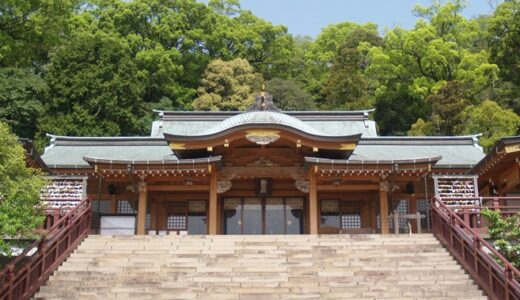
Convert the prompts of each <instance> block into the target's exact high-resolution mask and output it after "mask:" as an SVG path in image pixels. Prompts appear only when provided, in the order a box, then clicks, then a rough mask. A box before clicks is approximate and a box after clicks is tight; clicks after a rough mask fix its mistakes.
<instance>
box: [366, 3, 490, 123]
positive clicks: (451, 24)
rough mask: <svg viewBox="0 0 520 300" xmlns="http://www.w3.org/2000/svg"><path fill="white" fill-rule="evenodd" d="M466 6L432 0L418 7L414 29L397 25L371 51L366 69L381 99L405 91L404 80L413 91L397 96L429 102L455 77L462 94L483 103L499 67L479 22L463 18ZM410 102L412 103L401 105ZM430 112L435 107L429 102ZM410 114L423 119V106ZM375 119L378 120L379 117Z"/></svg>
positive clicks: (465, 97)
mask: <svg viewBox="0 0 520 300" xmlns="http://www.w3.org/2000/svg"><path fill="white" fill-rule="evenodd" d="M463 7H464V6H463V5H462V2H461V1H458V0H455V1H449V2H447V3H446V4H444V5H441V4H440V2H434V3H433V5H432V6H430V7H421V6H418V7H417V8H416V13H417V15H418V16H419V17H421V19H420V20H419V21H417V23H416V25H415V28H414V29H412V30H405V29H402V28H399V27H397V28H395V29H393V30H391V31H389V32H388V33H387V34H386V35H385V37H384V45H383V46H380V47H372V48H371V49H370V50H369V65H368V68H367V73H368V75H369V76H371V77H372V78H374V79H375V80H377V81H378V82H379V87H378V89H377V90H376V98H377V99H382V100H384V101H387V100H386V99H387V98H391V97H393V95H392V94H395V90H401V91H403V87H402V86H403V85H404V86H406V87H407V88H406V90H407V92H408V93H410V95H409V97H404V98H402V99H396V100H397V101H404V100H406V99H416V98H419V99H421V100H422V101H425V99H426V98H427V97H428V96H429V95H432V94H435V93H436V91H439V90H440V89H441V88H442V87H444V86H446V85H447V83H448V82H450V81H457V82H458V84H459V85H460V86H461V89H462V90H463V91H464V95H463V98H464V99H467V100H468V101H470V102H472V103H479V102H481V101H483V100H484V99H485V98H486V96H487V95H489V89H492V88H493V86H494V83H495V82H496V81H497V80H498V67H497V66H496V65H495V64H492V63H491V62H490V61H489V53H488V52H487V51H486V50H483V49H482V46H481V44H482V42H481V40H482V36H485V34H484V33H483V32H482V31H481V29H482V26H481V24H480V23H479V21H477V20H468V19H466V18H464V17H463V16H462V14H461V11H462V9H463ZM385 93H391V94H390V95H386V94H385ZM426 104H428V102H426ZM407 105H413V104H412V103H403V104H401V105H399V106H403V107H405V106H407ZM376 106H378V105H377V104H376ZM426 111H427V112H428V111H431V107H429V108H427V109H426ZM410 113H412V116H413V119H415V120H417V119H418V118H424V115H422V113H424V109H420V110H417V111H410ZM397 117H399V118H400V116H397ZM415 120H414V121H413V122H415ZM376 121H378V122H379V119H377V117H376ZM396 122H397V123H400V121H399V120H396ZM413 122H412V123H413ZM379 123H380V122H379ZM412 123H410V124H408V127H407V128H399V132H402V131H405V130H408V129H409V128H410V125H411V124H412ZM380 125H381V124H380ZM403 125H406V124H404V123H403ZM384 131H386V132H389V133H391V131H388V130H384ZM394 133H395V132H394Z"/></svg>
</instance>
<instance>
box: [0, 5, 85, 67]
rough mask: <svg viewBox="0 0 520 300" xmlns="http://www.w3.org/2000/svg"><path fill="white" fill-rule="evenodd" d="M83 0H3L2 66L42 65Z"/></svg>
mask: <svg viewBox="0 0 520 300" xmlns="http://www.w3.org/2000/svg"><path fill="white" fill-rule="evenodd" d="M79 2H80V1H76V0H4V1H0V67H18V68H25V67H33V68H37V69H38V68H40V67H41V66H42V65H43V64H45V63H46V62H47V60H48V53H49V51H50V49H51V48H52V47H54V46H57V45H59V44H60V41H61V38H62V37H63V35H64V33H66V32H67V30H68V24H69V23H68V22H69V18H70V17H71V16H72V15H73V13H74V11H75V9H76V8H77V6H78V3H79Z"/></svg>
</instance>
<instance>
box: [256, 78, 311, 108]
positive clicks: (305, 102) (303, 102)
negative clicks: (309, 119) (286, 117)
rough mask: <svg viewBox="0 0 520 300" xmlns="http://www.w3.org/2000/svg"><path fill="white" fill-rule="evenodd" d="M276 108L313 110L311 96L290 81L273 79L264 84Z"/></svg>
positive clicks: (294, 82)
mask: <svg viewBox="0 0 520 300" xmlns="http://www.w3.org/2000/svg"><path fill="white" fill-rule="evenodd" d="M266 86H267V91H268V92H269V93H270V94H271V95H273V101H274V103H275V104H276V106H277V107H278V108H280V109H282V110H313V109H315V108H316V106H315V104H314V101H313V100H312V96H311V95H310V94H309V93H307V92H306V91H305V90H304V89H302V87H301V86H300V85H298V83H297V82H296V81H294V80H291V79H281V78H274V79H271V80H269V81H268V82H267V83H266Z"/></svg>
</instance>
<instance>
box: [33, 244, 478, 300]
mask: <svg viewBox="0 0 520 300" xmlns="http://www.w3.org/2000/svg"><path fill="white" fill-rule="evenodd" d="M35 298H36V299H404V300H407V299H487V297H485V296H484V295H483V293H482V291H480V290H479V289H478V287H477V286H476V285H475V284H474V282H473V280H472V279H471V278H470V277H469V276H468V275H467V274H466V273H465V272H464V271H463V270H462V269H461V267H460V266H459V265H458V264H457V262H456V261H455V260H454V259H453V258H452V257H451V256H450V255H449V253H448V252H447V251H446V250H445V249H444V248H443V247H442V246H441V245H440V243H439V242H438V241H437V240H436V239H435V238H434V237H433V236H432V235H429V234H422V235H413V236H394V235H386V236H381V235H326V236H310V235H298V236H126V237H123V236H119V237H107V236H90V237H88V238H87V239H86V240H85V241H84V242H83V243H82V244H81V245H80V247H79V248H78V249H77V250H76V251H75V252H74V253H73V254H72V255H71V256H70V257H69V258H68V259H67V261H66V262H64V263H63V264H62V265H61V266H60V267H59V269H58V271H57V272H55V274H54V275H53V276H52V277H51V278H50V279H49V281H48V282H47V283H46V285H44V286H43V287H41V289H40V291H39V292H38V293H37V295H36V296H35Z"/></svg>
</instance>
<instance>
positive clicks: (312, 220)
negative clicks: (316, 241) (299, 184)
mask: <svg viewBox="0 0 520 300" xmlns="http://www.w3.org/2000/svg"><path fill="white" fill-rule="evenodd" d="M318 217H319V214H318V190H317V188H316V170H315V169H314V168H311V170H310V171H309V233H310V234H318V226H319V224H318Z"/></svg>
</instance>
